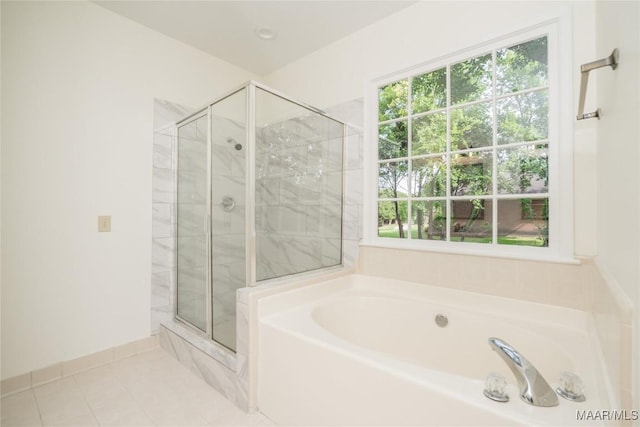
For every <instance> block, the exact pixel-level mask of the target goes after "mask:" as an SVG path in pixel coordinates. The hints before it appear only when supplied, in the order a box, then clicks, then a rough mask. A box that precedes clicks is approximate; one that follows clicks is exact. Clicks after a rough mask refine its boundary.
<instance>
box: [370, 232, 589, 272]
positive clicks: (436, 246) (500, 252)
mask: <svg viewBox="0 0 640 427" xmlns="http://www.w3.org/2000/svg"><path fill="white" fill-rule="evenodd" d="M461 245H462V246H464V247H460V246H461ZM360 246H365V247H374V248H386V249H400V250H407V251H422V252H435V253H444V254H452V255H468V256H479V257H485V258H504V259H515V260H522V261H537V262H548V263H555V264H570V265H579V264H581V262H580V260H579V259H577V258H574V257H571V256H562V255H558V254H557V253H555V252H553V251H552V249H550V248H533V247H516V246H507V247H505V248H502V247H499V246H497V245H488V244H482V243H455V242H454V243H451V242H434V241H427V242H425V241H421V240H404V239H403V240H401V239H391V238H378V237H376V238H372V239H365V240H363V241H362V242H361V243H360ZM541 252H542V253H541Z"/></svg>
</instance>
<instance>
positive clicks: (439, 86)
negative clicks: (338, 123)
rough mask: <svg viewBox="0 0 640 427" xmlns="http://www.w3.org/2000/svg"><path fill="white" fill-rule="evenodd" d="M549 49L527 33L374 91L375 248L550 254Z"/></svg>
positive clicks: (542, 37) (545, 39)
mask: <svg viewBox="0 0 640 427" xmlns="http://www.w3.org/2000/svg"><path fill="white" fill-rule="evenodd" d="M505 40H506V39H505ZM550 50H551V48H550V46H549V35H548V32H546V31H544V32H543V31H542V30H537V33H536V34H535V35H531V34H528V35H527V36H526V37H525V36H519V37H518V38H515V39H513V38H512V39H510V40H508V41H503V42H497V43H494V44H493V45H492V46H487V47H484V48H478V49H475V50H474V51H473V53H472V54H469V53H468V54H466V55H456V56H455V57H452V58H451V59H450V60H448V61H446V60H445V61H440V62H439V63H437V64H435V66H433V65H432V66H429V67H422V69H420V70H417V71H412V72H409V73H405V74H404V75H402V76H401V78H395V79H392V80H391V81H389V80H386V81H384V82H383V83H381V84H376V88H375V89H376V91H377V93H376V104H377V112H376V113H377V114H376V119H375V120H374V123H375V127H376V133H377V141H378V144H377V155H374V156H375V157H376V159H375V166H376V167H375V169H376V171H377V196H376V197H375V198H374V200H375V205H376V210H377V235H376V236H375V239H377V241H378V242H380V241H383V240H385V241H390V240H395V241H410V240H417V241H419V242H421V244H422V245H428V244H431V243H429V242H426V241H432V242H433V241H441V242H447V243H446V244H450V245H458V247H464V245H465V244H469V243H475V244H481V245H485V246H487V247H488V246H493V247H499V248H505V247H507V246H509V247H513V246H518V247H521V246H531V247H536V248H548V247H549V246H552V245H554V241H553V236H558V234H557V233H556V232H555V230H554V229H553V225H556V226H557V224H565V223H566V222H560V221H554V220H553V218H552V217H550V214H551V215H554V214H555V213H556V212H558V211H555V210H554V209H556V208H557V204H556V205H554V203H555V202H556V201H557V200H558V199H557V197H558V188H559V185H558V182H556V181H552V180H551V179H550V177H553V178H554V179H556V178H557V174H554V173H552V171H551V169H550V168H557V165H558V164H559V161H558V159H554V158H553V156H555V155H557V154H558V157H559V150H558V149H557V147H555V146H554V144H557V143H558V134H559V132H558V130H557V129H555V128H554V126H553V123H555V122H554V120H553V118H552V117H551V114H550V111H552V112H553V111H556V109H554V108H553V105H551V103H552V100H554V99H556V98H555V97H554V96H553V95H552V93H553V91H554V90H556V88H554V87H553V85H552V84H551V83H550V82H554V84H555V82H557V81H558V78H557V77H554V76H553V75H554V73H555V74H557V70H556V69H555V68H553V67H554V66H555V64H552V65H550V61H549V56H550V54H549V52H550ZM550 123H551V126H550ZM370 156H371V155H370ZM371 157H373V156H371ZM554 186H556V187H555V188H554ZM558 215H560V214H558ZM372 222H373V221H370V223H371V226H372V227H374V224H373V223H372ZM550 224H552V225H550ZM558 228H560V227H558ZM371 231H372V230H370V232H371ZM554 233H555V234H554ZM475 247H476V248H477V247H478V246H475ZM539 250H544V249H539Z"/></svg>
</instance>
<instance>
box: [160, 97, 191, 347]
mask: <svg viewBox="0 0 640 427" xmlns="http://www.w3.org/2000/svg"><path fill="white" fill-rule="evenodd" d="M192 111H193V109H191V108H189V107H185V106H182V105H178V104H174V103H171V102H169V101H165V100H160V99H156V100H155V102H154V111H153V113H154V114H153V126H154V132H153V180H152V181H153V184H152V186H153V188H152V224H153V225H152V236H151V237H152V240H151V258H152V265H151V333H152V334H157V333H158V332H159V330H160V324H161V323H162V322H165V321H170V320H172V319H173V313H174V306H173V304H174V297H173V296H174V294H175V290H176V288H175V286H176V274H177V272H176V258H175V253H176V232H175V229H176V223H175V218H176V214H175V210H176V206H175V203H176V200H175V199H176V187H175V170H176V155H175V146H176V135H175V134H174V126H173V124H174V123H175V122H176V121H177V120H179V119H181V118H183V117H185V116H186V115H187V114H189V113H191V112H192Z"/></svg>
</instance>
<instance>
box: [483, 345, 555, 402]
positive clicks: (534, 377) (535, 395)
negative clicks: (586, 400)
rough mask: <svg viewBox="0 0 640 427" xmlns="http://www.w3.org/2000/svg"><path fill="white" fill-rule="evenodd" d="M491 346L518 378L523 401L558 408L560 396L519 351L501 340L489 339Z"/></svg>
mask: <svg viewBox="0 0 640 427" xmlns="http://www.w3.org/2000/svg"><path fill="white" fill-rule="evenodd" d="M489 345H490V346H491V348H492V349H493V351H495V352H496V353H498V355H499V356H500V357H501V358H502V360H504V361H505V362H506V363H507V366H509V368H510V369H511V371H512V372H513V375H515V376H516V380H517V381H518V386H519V387H520V397H521V398H522V400H524V401H525V402H527V403H528V404H529V405H533V406H556V405H557V404H558V396H556V393H555V392H554V391H553V389H552V388H551V387H550V386H549V384H548V383H547V381H546V380H545V379H544V378H543V377H542V375H541V374H540V372H538V370H537V369H536V368H535V367H534V366H533V365H532V364H531V363H529V361H528V360H527V359H525V358H524V357H523V356H522V355H521V354H520V353H518V351H517V350H516V349H515V348H513V347H511V346H510V345H509V344H507V343H506V342H504V341H502V340H501V339H500V338H489Z"/></svg>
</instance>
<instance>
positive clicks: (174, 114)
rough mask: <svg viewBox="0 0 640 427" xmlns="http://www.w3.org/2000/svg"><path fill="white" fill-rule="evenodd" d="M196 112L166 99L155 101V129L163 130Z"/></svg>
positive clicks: (156, 99)
mask: <svg viewBox="0 0 640 427" xmlns="http://www.w3.org/2000/svg"><path fill="white" fill-rule="evenodd" d="M193 111H195V109H194V108H192V107H187V106H184V105H180V104H176V103H175V102H170V101H167V100H164V99H158V98H155V99H154V100H153V129H154V130H155V129H161V128H164V127H166V126H167V125H169V124H171V123H174V122H176V121H178V120H180V119H182V118H183V117H185V116H187V115H188V114H190V113H192V112H193Z"/></svg>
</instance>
